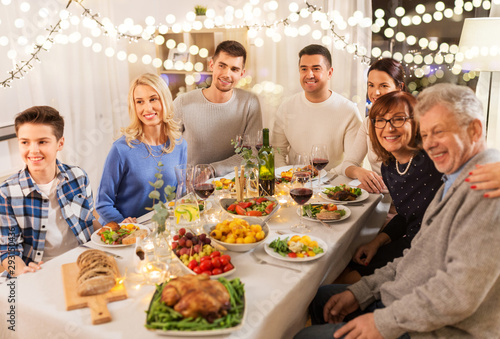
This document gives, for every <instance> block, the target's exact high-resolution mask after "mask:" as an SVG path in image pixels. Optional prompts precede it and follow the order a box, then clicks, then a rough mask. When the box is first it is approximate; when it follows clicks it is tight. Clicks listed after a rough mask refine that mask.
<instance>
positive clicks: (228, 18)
mask: <svg viewBox="0 0 500 339" xmlns="http://www.w3.org/2000/svg"><path fill="white" fill-rule="evenodd" d="M11 2H12V1H11V0H0V3H1V4H3V5H5V6H8V5H10V4H11ZM492 2H493V3H495V4H500V0H491V1H489V0H473V1H468V2H464V1H463V0H456V1H455V3H454V8H446V6H445V4H444V3H443V2H441V1H440V2H436V3H435V5H434V8H433V9H431V8H426V6H425V5H423V4H418V5H417V6H416V7H415V14H410V13H408V14H407V13H405V9H404V8H402V7H398V8H396V10H395V11H394V13H395V16H394V17H387V16H388V15H386V13H385V11H384V10H382V9H376V10H375V11H374V16H375V20H372V18H371V17H364V15H363V13H361V12H360V11H356V12H354V13H353V14H352V16H351V17H349V18H348V19H347V20H345V19H344V18H343V17H342V16H341V15H340V13H339V12H338V11H336V10H333V11H329V12H326V11H324V10H323V8H322V7H319V6H315V5H312V4H310V3H309V2H307V1H305V2H304V3H303V4H302V5H299V4H297V3H295V2H292V3H290V4H289V5H288V9H289V11H290V14H289V15H287V16H286V17H285V18H282V19H277V18H276V10H277V9H278V6H279V5H278V2H277V1H274V0H272V1H266V0H264V2H263V3H260V0H250V1H249V2H247V3H246V4H245V5H243V7H242V8H238V9H235V8H233V7H232V6H227V7H226V8H225V12H224V15H217V14H216V13H215V10H214V9H211V8H208V9H207V11H206V16H205V17H204V18H199V17H197V16H196V14H195V13H194V12H188V13H187V14H186V19H185V20H177V18H176V17H175V16H174V15H172V14H169V15H167V16H166V18H165V20H166V24H156V19H155V18H154V17H152V16H149V17H147V18H146V19H145V23H146V27H143V26H142V25H140V24H136V23H134V22H133V20H132V19H130V18H129V19H126V20H125V21H124V22H123V23H121V24H118V25H116V24H114V23H113V22H112V21H111V20H109V19H108V18H105V17H104V18H102V17H101V15H100V14H99V13H95V12H94V11H92V10H91V9H90V8H87V7H86V5H85V4H84V0H69V1H68V3H67V5H66V6H65V8H63V9H62V10H60V12H59V15H58V21H57V22H56V23H55V24H49V25H47V26H46V27H45V30H46V31H47V32H48V33H47V34H46V35H45V36H38V37H37V39H36V42H35V43H33V44H32V45H30V46H28V47H27V48H26V50H27V51H28V52H29V53H27V54H28V55H29V57H28V58H27V59H26V60H25V61H21V62H14V68H13V69H12V70H11V71H9V72H8V74H9V76H8V77H7V78H6V79H5V80H3V81H1V82H0V85H1V86H3V87H10V86H11V84H12V82H13V81H14V80H16V79H21V78H23V77H24V76H26V75H27V73H28V72H29V71H30V70H31V69H32V68H33V67H34V62H35V61H37V62H40V61H41V60H40V54H41V53H42V52H46V51H48V50H50V48H51V47H52V45H53V44H58V43H59V44H64V43H68V42H72V43H74V42H77V41H79V40H82V44H83V45H84V46H86V47H91V48H92V50H94V51H95V52H100V51H102V50H103V49H104V48H103V47H102V44H100V43H98V42H95V41H93V40H92V38H90V37H85V38H82V37H81V34H80V33H78V32H73V33H71V34H69V35H64V34H63V32H64V31H66V30H67V29H68V28H69V26H70V25H71V24H73V25H75V26H78V25H79V24H80V23H83V25H84V27H86V28H88V29H89V30H90V32H91V35H92V36H93V37H94V39H95V38H97V37H99V36H100V35H101V34H102V35H104V36H105V37H107V38H110V39H126V40H128V41H129V42H130V43H136V42H139V41H141V40H142V41H148V42H151V43H155V44H157V45H162V44H165V45H166V47H167V48H168V49H173V48H176V49H177V50H179V51H180V52H183V51H186V50H187V51H188V52H189V53H190V54H192V55H196V54H197V55H199V56H200V57H202V58H206V57H208V51H207V49H206V48H204V47H203V46H196V45H191V46H187V45H185V44H183V43H179V44H177V43H176V42H175V41H173V40H172V39H169V40H167V41H165V38H164V35H165V34H166V33H167V32H172V33H182V32H190V31H192V30H194V31H196V30H200V29H203V28H205V29H212V28H225V29H235V28H246V29H247V36H248V38H249V40H251V43H252V44H254V45H255V46H257V47H261V46H263V45H264V39H263V38H262V35H260V34H259V33H260V32H261V31H265V35H266V36H267V37H268V38H270V39H271V40H272V41H273V42H274V43H277V42H279V41H281V40H282V38H283V37H282V34H284V35H285V36H287V37H292V38H293V37H297V36H306V35H309V34H310V35H311V37H312V38H313V39H314V40H316V41H318V42H321V43H323V44H324V45H327V46H331V45H333V46H334V48H336V49H339V50H345V51H346V52H347V53H349V54H351V55H352V57H353V58H356V59H359V60H360V61H361V62H362V63H366V64H369V63H370V61H371V60H373V59H374V58H380V57H393V58H394V59H396V60H398V61H401V62H404V63H406V64H407V66H408V68H409V70H410V75H409V76H410V77H416V78H423V77H426V76H431V78H430V79H431V80H432V79H433V78H432V77H439V75H440V74H441V71H442V70H441V65H446V67H448V69H451V70H452V72H453V73H454V74H460V72H461V69H459V68H456V67H452V64H453V63H454V61H455V60H456V59H458V58H461V57H463V56H461V55H460V54H461V53H459V52H458V46H456V45H448V44H446V43H441V44H438V42H437V41H436V40H432V39H428V38H425V37H423V38H417V37H415V36H413V35H408V36H406V35H405V34H404V33H403V32H395V29H396V28H397V26H398V25H402V26H409V25H420V24H426V23H430V22H431V21H432V20H435V21H441V20H443V19H448V20H457V21H458V20H462V17H461V16H462V13H463V12H464V11H466V12H467V11H471V10H473V9H474V8H479V7H482V8H484V9H485V10H488V9H490V8H491V4H492ZM20 6H21V10H22V11H23V12H24V11H28V10H29V8H30V4H29V3H28V2H22V3H21V5H20ZM76 8H80V9H81V15H80V16H78V15H75V14H74V13H72V10H73V9H75V10H76ZM39 13H40V15H41V13H43V11H42V10H40V12H39ZM264 15H265V16H266V18H265V19H264V20H262V19H261V18H262V16H264ZM79 17H81V18H82V19H79ZM300 19H302V20H305V19H310V20H311V21H312V23H313V27H311V26H310V25H308V24H300V22H299V20H300ZM21 21H22V19H17V20H15V21H14V23H15V25H16V27H18V25H21V26H22V24H21V23H20V22H21ZM235 21H239V22H240V23H239V24H236V23H234V22H235ZM241 22H243V23H241ZM349 26H350V27H354V26H360V27H362V28H371V30H372V32H373V33H381V32H382V29H383V35H384V37H385V38H387V39H394V40H395V41H396V42H398V43H401V44H403V43H405V44H407V45H408V46H415V49H414V50H410V51H408V52H407V53H406V54H404V55H403V54H402V53H400V52H395V53H393V52H391V51H389V50H385V51H382V50H381V49H380V48H378V47H374V48H373V49H372V50H371V51H368V50H367V48H366V47H364V46H361V45H360V44H359V43H357V42H352V41H351V40H352V39H351V36H350V35H349V34H347V33H346V34H342V33H339V32H343V31H344V30H346V29H347V28H348V27H349ZM20 41H23V43H24V44H25V45H28V44H27V42H26V38H24V39H21V38H18V41H17V42H18V44H21V43H20ZM9 43H11V44H12V41H9V39H8V38H7V37H5V36H0V46H7V45H9ZM417 46H418V47H417ZM423 50H426V52H428V53H427V54H426V55H425V56H424V55H423V53H422V51H423ZM104 53H105V55H106V56H108V57H115V56H116V58H117V59H118V60H121V61H124V60H127V61H128V62H130V63H135V62H137V61H139V57H138V56H137V55H135V54H134V53H128V54H127V53H126V52H125V51H123V50H122V51H116V50H114V49H113V48H112V47H108V48H105V49H104ZM8 57H9V58H10V59H12V60H13V61H15V60H17V53H16V52H15V50H12V49H11V50H10V51H9V52H8ZM140 60H141V61H142V62H143V63H144V64H146V65H147V64H152V65H153V66H154V67H156V68H161V67H165V69H175V70H187V71H190V70H194V71H196V72H200V71H202V70H203V67H205V66H204V65H203V64H202V63H198V64H195V65H193V64H191V63H190V62H176V63H173V62H172V60H162V59H160V58H158V57H153V56H151V55H147V54H145V55H143V56H142V58H140ZM467 74H468V73H467ZM464 76H465V75H464ZM468 76H469V78H473V77H474V76H475V75H474V74H473V73H471V74H469V75H468ZM464 79H465V78H464Z"/></svg>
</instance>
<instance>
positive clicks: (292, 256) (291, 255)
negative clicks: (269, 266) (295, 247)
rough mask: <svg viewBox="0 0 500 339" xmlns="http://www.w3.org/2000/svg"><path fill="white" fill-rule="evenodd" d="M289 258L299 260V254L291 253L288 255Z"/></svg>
mask: <svg viewBox="0 0 500 339" xmlns="http://www.w3.org/2000/svg"><path fill="white" fill-rule="evenodd" d="M288 256H289V257H290V258H297V253H294V252H290V253H288Z"/></svg>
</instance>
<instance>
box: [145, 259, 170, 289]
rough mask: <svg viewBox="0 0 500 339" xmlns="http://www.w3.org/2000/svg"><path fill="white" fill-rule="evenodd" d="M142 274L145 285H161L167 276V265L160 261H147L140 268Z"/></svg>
mask: <svg viewBox="0 0 500 339" xmlns="http://www.w3.org/2000/svg"><path fill="white" fill-rule="evenodd" d="M142 274H143V275H144V279H145V280H146V283H147V284H161V283H162V282H164V281H165V280H166V278H167V276H168V265H167V264H166V263H164V262H160V261H148V262H146V263H144V264H143V266H142Z"/></svg>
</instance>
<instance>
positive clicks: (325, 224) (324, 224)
mask: <svg viewBox="0 0 500 339" xmlns="http://www.w3.org/2000/svg"><path fill="white" fill-rule="evenodd" d="M306 214H307V216H308V217H309V218H311V219H316V220H318V221H319V222H320V223H322V224H323V226H326V227H328V228H330V227H331V225H328V224H327V223H326V222H324V221H323V220H321V219H320V218H318V217H316V218H314V217H313V215H312V212H311V210H310V209H306Z"/></svg>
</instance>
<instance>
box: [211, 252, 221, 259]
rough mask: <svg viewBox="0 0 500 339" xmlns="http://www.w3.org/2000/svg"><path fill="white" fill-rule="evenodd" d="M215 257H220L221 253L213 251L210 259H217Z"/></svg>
mask: <svg viewBox="0 0 500 339" xmlns="http://www.w3.org/2000/svg"><path fill="white" fill-rule="evenodd" d="M215 257H220V252H219V251H213V252H212V253H211V254H210V258H215Z"/></svg>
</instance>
